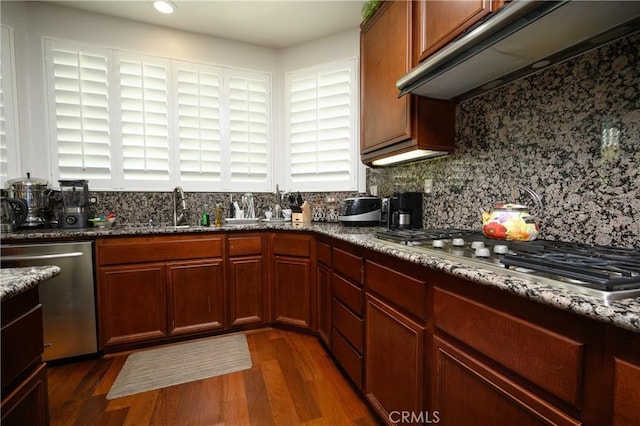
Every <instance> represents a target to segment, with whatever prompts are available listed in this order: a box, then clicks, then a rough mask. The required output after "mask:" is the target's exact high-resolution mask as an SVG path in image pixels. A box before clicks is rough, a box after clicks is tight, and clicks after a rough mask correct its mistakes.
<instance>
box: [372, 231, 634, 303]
mask: <svg viewBox="0 0 640 426" xmlns="http://www.w3.org/2000/svg"><path fill="white" fill-rule="evenodd" d="M376 237H378V238H380V239H384V240H388V241H393V242H396V243H400V244H404V245H407V246H416V247H418V248H419V249H420V250H424V251H426V252H431V253H433V254H438V255H440V256H442V257H445V258H448V259H450V260H458V261H460V262H463V263H464V262H470V263H473V264H477V265H478V266H482V267H485V268H487V269H491V270H494V271H497V272H502V273H507V274H509V275H513V276H518V277H522V278H525V279H529V280H532V281H536V282H539V283H541V284H548V285H552V286H556V287H562V288H565V289H568V290H572V291H576V292H579V293H583V294H588V295H591V296H595V297H598V298H600V299H602V300H605V301H609V300H619V299H624V298H629V297H639V296H640V252H639V251H637V250H632V249H627V248H619V247H605V246H589V245H586V244H578V243H570V242H563V241H549V240H534V241H527V242H520V241H504V240H494V239H490V238H486V237H485V236H484V235H483V234H482V233H481V232H478V231H471V230H466V229H381V230H379V231H377V232H376Z"/></svg>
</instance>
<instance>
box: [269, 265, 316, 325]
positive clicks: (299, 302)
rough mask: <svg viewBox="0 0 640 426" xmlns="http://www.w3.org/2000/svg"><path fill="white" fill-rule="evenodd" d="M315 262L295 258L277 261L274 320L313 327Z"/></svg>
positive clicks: (274, 283)
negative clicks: (312, 271)
mask: <svg viewBox="0 0 640 426" xmlns="http://www.w3.org/2000/svg"><path fill="white" fill-rule="evenodd" d="M310 277H311V261H310V260H309V259H299V258H291V257H279V256H278V257H276V258H275V259H274V260H273V296H274V303H273V312H274V321H275V322H276V323H280V324H286V325H292V326H295V327H300V328H306V329H309V328H311V304H310V303H309V300H310V294H311V289H310V283H311V279H310Z"/></svg>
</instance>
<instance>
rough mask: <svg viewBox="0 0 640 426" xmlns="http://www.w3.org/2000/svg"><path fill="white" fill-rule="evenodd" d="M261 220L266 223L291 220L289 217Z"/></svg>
mask: <svg viewBox="0 0 640 426" xmlns="http://www.w3.org/2000/svg"><path fill="white" fill-rule="evenodd" d="M262 221H263V222H267V223H285V222H291V219H273V218H272V219H262Z"/></svg>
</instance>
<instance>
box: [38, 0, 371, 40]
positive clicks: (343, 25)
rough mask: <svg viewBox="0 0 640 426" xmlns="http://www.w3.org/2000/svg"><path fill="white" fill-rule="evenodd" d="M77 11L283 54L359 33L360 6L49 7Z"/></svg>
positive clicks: (198, 3)
mask: <svg viewBox="0 0 640 426" xmlns="http://www.w3.org/2000/svg"><path fill="white" fill-rule="evenodd" d="M51 3H56V4H60V5H64V6H68V7H73V8H76V9H83V10H87V11H91V12H95V13H102V14H105V15H111V16H116V17H121V18H127V19H131V20H134V21H140V22H146V23H149V24H155V25H160V26H164V27H171V28H176V29H180V30H186V31H192V32H197V33H202V34H207V35H211V36H214V37H220V38H226V39H231V40H236V41H240V42H244V43H250V44H254V45H258V46H264V47H270V48H283V47H289V46H293V45H296V44H300V43H304V42H307V41H311V40H315V39H317V38H320V37H324V36H327V35H330V34H334V33H337V32H342V31H346V30H349V29H354V28H358V27H359V25H360V10H361V8H362V4H363V3H364V1H363V0H336V1H329V0H321V1H314V0H280V1H277V0H258V1H245V0H214V1H206V0H173V3H174V4H175V5H176V6H177V11H176V12H175V13H173V14H172V15H163V14H161V13H159V12H156V11H155V9H154V8H153V2H152V1H151V0H137V1H121V0H117V1H113V0H112V1H101V0H81V1H77V0H76V1H51Z"/></svg>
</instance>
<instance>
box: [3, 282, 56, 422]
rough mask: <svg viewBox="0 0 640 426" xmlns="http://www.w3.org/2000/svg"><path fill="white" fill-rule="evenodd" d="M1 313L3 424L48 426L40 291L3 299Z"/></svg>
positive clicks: (36, 289) (31, 290) (33, 289)
mask: <svg viewBox="0 0 640 426" xmlns="http://www.w3.org/2000/svg"><path fill="white" fill-rule="evenodd" d="M42 285H46V283H42ZM0 313H1V314H2V315H1V316H2V331H1V333H0V343H1V346H2V350H1V356H0V360H1V361H2V362H1V364H2V368H1V372H0V379H1V381H2V392H1V393H2V403H1V405H0V413H1V416H2V417H1V420H0V424H2V425H3V426H23V425H29V426H42V425H48V424H49V406H48V392H47V365H46V364H45V363H44V362H42V352H43V328H42V305H41V304H40V301H39V295H38V287H32V288H30V289H29V290H26V291H25V292H23V293H20V294H17V295H15V296H10V297H8V298H5V299H3V300H2V306H1V307H0Z"/></svg>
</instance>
